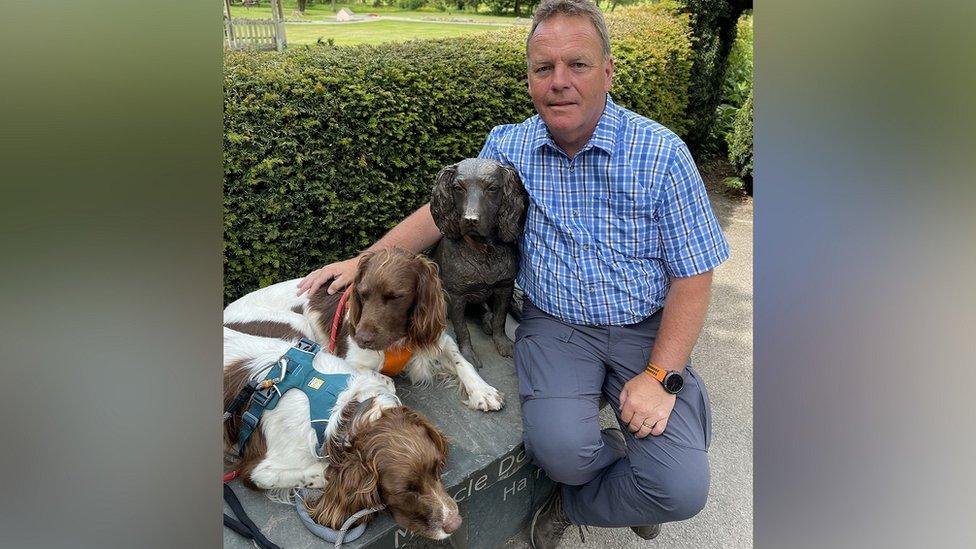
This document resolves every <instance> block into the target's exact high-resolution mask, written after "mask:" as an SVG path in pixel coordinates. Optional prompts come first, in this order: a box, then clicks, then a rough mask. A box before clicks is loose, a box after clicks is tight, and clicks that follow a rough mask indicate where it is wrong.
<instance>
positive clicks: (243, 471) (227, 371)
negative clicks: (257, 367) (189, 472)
mask: <svg viewBox="0 0 976 549" xmlns="http://www.w3.org/2000/svg"><path fill="white" fill-rule="evenodd" d="M250 377H251V376H250V371H249V370H248V369H247V368H246V367H245V361H243V360H241V361H236V362H232V363H230V364H228V365H227V367H225V368H224V409H225V410H226V409H227V407H228V406H230V403H231V401H233V400H234V398H235V397H237V395H238V394H240V392H241V390H242V389H243V388H244V386H245V385H247V382H248V380H249V379H250ZM243 413H244V409H241V410H238V411H237V412H236V413H234V415H233V416H231V417H230V418H229V419H227V421H225V422H224V451H225V453H227V454H231V455H233V454H234V448H235V446H234V445H235V444H237V439H238V437H239V436H240V434H241V415H242V414H243ZM267 453H268V446H267V443H266V442H265V439H264V432H263V431H262V430H261V428H260V425H259V426H258V428H257V429H255V430H254V432H253V433H251V436H250V437H249V438H248V439H247V444H246V445H244V455H243V456H242V457H240V458H238V459H236V460H234V461H233V462H232V463H231V464H230V465H231V467H232V468H235V469H237V470H238V476H239V477H240V479H241V483H243V484H244V486H247V487H248V488H250V489H252V490H257V489H258V487H257V486H256V485H255V484H254V482H253V481H252V480H251V472H252V471H253V470H254V468H255V467H257V465H258V463H261V460H263V459H264V456H265V454H267Z"/></svg>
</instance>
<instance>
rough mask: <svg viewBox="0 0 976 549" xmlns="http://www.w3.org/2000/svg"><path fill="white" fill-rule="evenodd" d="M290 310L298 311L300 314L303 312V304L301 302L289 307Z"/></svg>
mask: <svg viewBox="0 0 976 549" xmlns="http://www.w3.org/2000/svg"><path fill="white" fill-rule="evenodd" d="M291 312H293V313H298V314H300V315H301V314H305V306H304V305H301V304H299V305H295V306H294V307H292V308H291Z"/></svg>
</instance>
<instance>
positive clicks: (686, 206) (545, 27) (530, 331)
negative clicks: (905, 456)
mask: <svg viewBox="0 0 976 549" xmlns="http://www.w3.org/2000/svg"><path fill="white" fill-rule="evenodd" d="M526 50H527V56H528V60H527V61H528V88H529V95H530V96H531V97H532V101H533V104H534V105H535V108H536V111H537V112H538V116H534V117H532V118H530V119H528V120H526V121H525V122H523V123H521V124H509V125H503V126H498V127H496V128H494V129H493V130H492V131H491V133H490V134H489V136H488V140H487V142H486V143H485V145H484V148H483V149H482V151H481V154H480V156H482V157H487V158H493V159H495V160H497V161H499V162H502V163H504V164H507V165H510V166H514V167H515V168H516V169H517V170H518V172H519V174H520V175H521V177H522V180H523V182H524V184H525V187H526V190H527V191H528V193H529V197H530V205H529V210H528V214H527V219H526V227H525V234H524V236H523V239H522V242H521V262H520V272H519V284H520V286H521V287H522V288H523V289H524V291H525V296H526V302H525V307H524V312H523V318H522V322H521V324H520V326H519V328H518V330H517V333H516V343H515V355H514V358H515V365H516V369H517V372H518V379H519V396H520V400H521V404H522V421H523V433H524V434H523V438H524V441H525V446H526V449H527V451H528V453H529V455H530V456H532V458H533V460H534V461H535V462H536V463H537V464H538V465H539V466H541V467H542V468H543V469H544V470H545V471H546V473H547V474H548V475H549V477H550V478H552V479H553V480H555V481H556V482H557V483H559V486H558V488H557V490H556V492H555V493H554V495H553V496H552V498H551V499H550V500H548V501H547V502H546V503H545V504H544V505H543V506H542V507H541V508H540V509H539V510H537V511H536V514H535V516H534V517H533V521H532V527H531V532H530V537H531V542H532V545H533V547H536V548H542V547H546V548H548V547H554V546H555V545H556V544H557V543H558V541H559V539H560V538H561V536H562V534H563V532H564V531H565V529H566V528H567V527H568V526H569V525H570V524H575V525H594V526H602V527H623V526H630V527H632V528H633V530H634V532H635V533H637V534H638V535H639V536H641V537H643V538H645V539H651V538H652V537H654V536H656V535H657V533H658V532H659V531H660V526H659V525H660V523H663V522H670V521H676V520H684V519H687V518H689V517H691V516H694V515H695V514H697V513H698V512H699V511H700V510H701V509H702V507H703V506H704V504H705V499H706V497H707V495H708V484H709V466H708V457H707V454H706V450H707V447H708V441H709V438H710V429H711V425H710V423H711V421H710V410H709V405H708V399H707V396H706V393H705V387H704V384H703V383H702V381H701V379H700V378H699V377H698V375H697V374H696V373H695V372H694V370H693V369H692V368H690V367H689V366H688V364H687V361H688V357H689V356H690V354H691V350H692V347H693V346H694V344H695V341H696V340H697V338H698V334H699V331H700V330H701V326H702V323H703V321H704V317H705V312H706V309H707V307H708V298H709V291H710V287H711V278H712V274H711V271H712V269H714V268H715V267H716V266H717V265H719V264H720V263H722V262H723V261H724V260H725V259H727V258H728V253H729V252H728V244H727V243H726V241H725V239H724V237H723V236H722V233H721V230H720V228H719V226H718V223H717V222H716V220H715V217H714V214H713V213H712V211H711V207H710V205H709V203H708V198H707V195H706V193H705V189H704V185H703V184H702V181H701V177H700V176H699V174H698V171H697V169H696V168H695V164H694V162H693V160H692V158H691V155H690V154H689V152H688V149H687V147H686V146H685V145H684V143H682V142H681V140H680V139H679V138H678V137H677V136H676V135H675V134H673V133H672V132H670V131H669V130H667V129H666V128H664V127H663V126H661V125H660V124H657V123H656V122H653V121H651V120H648V119H647V118H644V117H641V116H639V115H637V114H635V113H632V112H630V111H628V110H626V109H624V108H622V107H619V106H617V105H616V104H614V103H613V101H612V99H611V98H610V96H609V95H608V92H609V91H610V88H611V83H612V80H613V59H612V58H611V56H610V43H609V37H608V32H607V28H606V24H605V23H604V20H603V16H602V14H601V12H600V11H599V9H597V8H596V7H595V6H593V4H591V3H590V2H588V1H587V0H546V1H544V2H543V3H542V4H540V6H539V7H538V9H537V10H536V12H535V15H534V17H533V25H532V30H531V32H530V34H529V39H528V42H527V47H526ZM440 236H441V235H440V233H439V231H438V230H437V228H436V226H435V225H434V221H433V219H432V218H431V216H430V210H429V206H426V205H425V206H423V207H422V208H420V209H419V210H417V211H416V212H414V213H413V214H411V215H410V216H409V217H408V218H407V219H405V220H404V221H403V222H401V223H400V225H398V226H397V227H395V228H394V229H393V230H391V231H390V232H389V233H388V234H387V235H386V236H384V237H383V238H382V239H381V240H380V241H379V242H377V243H376V244H374V245H373V247H372V249H377V248H384V247H390V246H401V247H405V248H408V249H411V250H414V251H420V250H423V249H426V248H428V247H430V246H433V245H434V244H436V243H437V241H438V240H439V239H440ZM356 261H357V258H353V259H349V260H346V261H343V262H339V263H334V264H331V265H327V266H325V267H323V268H322V269H319V270H317V271H314V272H312V273H311V274H309V275H308V277H306V279H305V280H304V281H303V282H302V283H301V286H300V287H301V291H304V290H306V289H307V290H311V291H315V289H317V288H318V287H319V286H320V285H322V284H324V283H325V282H328V281H329V280H332V281H333V282H332V284H331V286H330V287H329V291H330V292H334V291H337V290H339V289H340V288H342V287H343V286H345V285H346V284H347V283H348V282H349V281H350V280H351V279H352V277H353V275H354V273H355V269H356ZM601 394H602V395H603V396H604V397H605V398H606V399H607V400H608V401H609V402H610V403H611V404H612V406H613V409H614V411H615V412H616V413H617V417H618V421H619V423H620V425H621V426H623V427H626V429H624V430H623V431H621V430H618V429H606V430H603V431H601V430H600V428H599V424H598V421H597V418H598V413H599V401H600V397H601ZM648 435H650V436H648Z"/></svg>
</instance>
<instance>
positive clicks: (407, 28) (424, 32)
mask: <svg viewBox="0 0 976 549" xmlns="http://www.w3.org/2000/svg"><path fill="white" fill-rule="evenodd" d="M497 29H498V27H489V26H485V25H464V24H453V23H452V24H444V23H416V22H412V21H371V22H367V23H348V24H343V25H312V24H302V25H285V37H286V38H287V40H288V45H289V46H291V45H299V44H314V43H315V42H316V41H317V40H318V39H319V38H321V39H322V41H323V42H324V41H326V40H328V39H329V38H332V39H333V40H334V41H335V44H336V45H338V46H348V45H352V44H381V43H384V42H403V41H406V40H411V39H414V38H449V37H452V36H462V35H468V34H476V33H479V32H492V31H494V30H497Z"/></svg>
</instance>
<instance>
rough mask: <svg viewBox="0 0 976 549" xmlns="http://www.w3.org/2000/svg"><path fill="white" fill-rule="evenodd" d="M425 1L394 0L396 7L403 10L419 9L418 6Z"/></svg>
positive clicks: (425, 0) (425, 1)
mask: <svg viewBox="0 0 976 549" xmlns="http://www.w3.org/2000/svg"><path fill="white" fill-rule="evenodd" d="M426 3H427V0H396V5H397V7H398V8H403V9H405V10H416V9H420V7H421V6H423V5H424V4H426Z"/></svg>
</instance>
